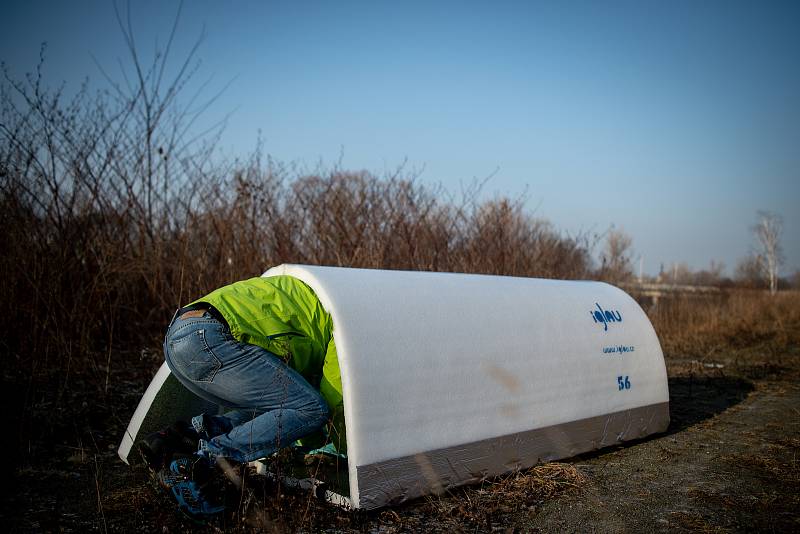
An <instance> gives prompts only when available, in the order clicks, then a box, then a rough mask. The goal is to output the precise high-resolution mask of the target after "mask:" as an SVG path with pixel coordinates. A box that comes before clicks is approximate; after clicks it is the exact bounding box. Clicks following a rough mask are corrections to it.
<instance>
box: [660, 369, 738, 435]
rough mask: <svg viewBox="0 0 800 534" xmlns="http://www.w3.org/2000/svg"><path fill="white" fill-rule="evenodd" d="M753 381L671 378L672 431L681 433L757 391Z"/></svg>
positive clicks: (714, 377)
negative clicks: (754, 390)
mask: <svg viewBox="0 0 800 534" xmlns="http://www.w3.org/2000/svg"><path fill="white" fill-rule="evenodd" d="M753 389H754V386H753V383H752V382H750V381H749V380H745V379H743V378H737V377H727V376H721V375H720V376H677V377H671V378H669V412H670V418H671V421H670V425H669V428H668V429H667V433H668V434H673V433H675V432H680V431H681V430H683V429H685V428H687V427H689V426H692V425H694V424H697V423H700V422H702V421H705V420H706V419H710V418H712V417H714V416H715V415H717V414H719V413H722V412H724V411H725V410H727V409H728V408H730V407H731V406H735V405H736V404H739V403H740V402H742V401H743V400H744V399H745V398H747V396H748V395H749V394H750V392H751V391H753Z"/></svg>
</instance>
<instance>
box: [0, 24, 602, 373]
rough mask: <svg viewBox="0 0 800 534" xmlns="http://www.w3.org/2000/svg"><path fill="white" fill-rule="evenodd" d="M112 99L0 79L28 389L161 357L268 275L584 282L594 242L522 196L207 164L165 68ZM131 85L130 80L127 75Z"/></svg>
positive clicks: (0, 127) (11, 296)
mask: <svg viewBox="0 0 800 534" xmlns="http://www.w3.org/2000/svg"><path fill="white" fill-rule="evenodd" d="M125 35H126V38H128V39H130V40H131V42H130V47H131V54H132V56H133V60H134V61H133V64H134V68H133V71H134V74H132V75H131V76H130V80H131V81H130V83H128V84H125V85H121V86H120V85H112V90H111V91H109V92H101V93H91V92H90V91H89V89H88V88H87V87H86V86H84V87H83V88H82V90H81V91H79V92H78V93H77V95H75V96H74V97H72V98H70V99H67V98H65V96H64V94H63V92H62V91H61V90H60V89H59V90H50V89H47V88H45V87H44V85H43V83H42V73H41V67H42V63H40V65H39V69H37V72H36V73H35V74H32V75H29V76H27V77H26V78H25V79H24V80H22V81H19V80H16V79H14V78H13V77H12V76H11V75H10V74H8V73H7V72H4V75H5V77H4V81H3V83H2V88H1V90H2V93H0V205H1V206H2V210H0V222H1V223H2V225H3V229H4V232H3V234H2V237H1V238H0V240H2V241H0V242H2V245H3V250H4V254H3V255H2V259H0V273H2V277H3V280H4V284H3V286H2V288H0V295H1V296H2V298H3V300H4V302H6V303H7V304H8V306H7V308H8V310H9V311H8V313H9V315H10V317H7V318H6V321H4V322H3V326H2V327H0V328H2V332H0V338H1V339H2V340H3V341H2V343H3V344H4V347H3V349H4V351H5V352H6V354H8V355H10V356H11V358H12V359H13V360H15V361H16V362H17V364H18V365H17V367H18V370H24V371H25V372H26V373H28V374H29V375H30V376H33V375H35V374H37V373H43V374H47V373H54V374H56V375H58V376H60V377H63V378H62V385H66V382H67V380H68V378H67V377H68V376H69V372H71V371H76V370H77V371H86V370H95V371H97V372H99V373H101V374H102V375H105V376H107V373H108V370H109V369H110V366H111V365H114V363H115V362H114V356H113V355H114V354H115V352H114V348H115V347H122V346H127V345H131V344H133V345H135V346H141V345H143V344H145V345H150V346H154V345H156V343H157V342H156V340H157V339H158V338H159V337H160V336H161V333H162V330H163V328H164V326H165V323H166V321H167V320H168V318H169V316H170V314H171V312H172V311H173V310H174V309H175V308H176V307H177V306H179V305H180V304H182V303H186V302H187V301H189V300H190V299H192V298H195V297H197V296H199V295H202V294H203V293H204V292H208V291H210V290H211V289H213V288H215V287H217V286H220V285H222V284H225V283H228V282H231V281H234V280H236V279H241V278H244V277H248V276H255V275H258V274H260V273H261V272H263V270H264V269H265V268H266V267H268V266H270V265H274V264H278V263H282V262H298V263H309V264H321V265H340V266H354V267H374V268H391V269H415V270H435V271H459V272H476V273H493V274H509V275H524V276H541V277H559V278H580V277H585V276H587V274H588V272H589V267H590V260H589V254H588V243H587V241H586V239H583V238H580V237H579V238H570V237H564V236H562V235H561V234H559V233H558V232H557V231H555V230H554V229H553V228H552V227H551V226H550V225H549V224H548V223H547V222H546V221H543V220H539V219H535V218H533V217H531V216H529V215H527V214H526V213H525V212H524V210H523V203H522V199H516V200H514V199H505V198H499V199H495V200H491V201H486V202H480V201H479V200H478V193H479V188H472V189H469V190H468V191H467V193H465V194H463V195H462V197H461V198H458V199H456V198H454V197H453V196H451V195H450V194H449V193H448V192H447V191H445V190H444V189H442V188H441V187H426V186H423V185H422V184H420V183H419V182H418V180H417V178H416V177H415V176H413V175H410V174H408V173H404V172H403V171H402V169H401V170H400V171H399V172H398V173H396V174H394V175H389V176H383V177H378V176H375V175H373V174H371V173H369V172H366V171H359V172H347V171H342V170H339V169H334V170H330V171H324V172H320V173H317V174H311V175H308V174H306V175H303V174H298V173H297V172H295V171H293V170H292V169H288V168H286V167H284V166H282V165H280V164H279V163H276V162H274V161H272V160H269V159H268V160H266V161H265V160H264V159H263V158H262V157H261V155H260V153H261V152H260V150H257V151H256V152H255V153H254V155H252V156H251V157H250V158H249V159H246V160H242V161H235V162H233V163H231V162H220V161H218V160H217V161H212V158H211V154H212V151H213V146H214V142H215V132H211V134H209V135H208V136H205V137H202V136H201V137H199V138H189V135H190V134H189V133H188V132H189V131H190V130H189V128H188V127H189V125H190V124H191V123H192V122H193V121H194V116H193V115H192V113H191V112H190V111H189V110H188V108H186V107H183V106H182V105H181V104H180V103H179V99H178V98H177V96H178V95H179V94H180V92H181V89H182V88H183V87H185V85H186V83H187V81H188V79H189V78H190V77H191V75H192V73H193V72H194V71H193V69H192V57H193V56H192V55H191V54H190V56H189V58H187V60H186V61H185V62H184V64H183V66H182V67H181V68H180V69H179V72H178V74H177V75H176V76H175V77H174V78H173V79H171V80H169V81H167V80H166V76H165V75H164V61H166V54H163V55H157V56H156V58H155V59H154V61H153V62H152V64H151V65H150V66H149V67H148V68H144V67H142V65H141V63H140V61H139V59H138V57H137V56H136V55H135V48H134V45H133V43H132V38H131V37H130V34H129V32H127V31H126V33H125ZM126 79H128V78H126Z"/></svg>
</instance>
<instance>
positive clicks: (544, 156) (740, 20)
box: [0, 0, 800, 273]
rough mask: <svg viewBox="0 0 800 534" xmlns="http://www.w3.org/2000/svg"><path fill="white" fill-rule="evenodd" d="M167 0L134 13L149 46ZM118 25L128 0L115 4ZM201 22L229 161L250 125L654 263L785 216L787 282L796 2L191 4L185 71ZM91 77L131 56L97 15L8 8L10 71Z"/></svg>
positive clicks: (798, 227) (277, 138) (298, 147)
mask: <svg viewBox="0 0 800 534" xmlns="http://www.w3.org/2000/svg"><path fill="white" fill-rule="evenodd" d="M176 7H177V4H176V3H174V2H170V1H164V2H155V1H146V2H145V1H141V2H134V5H133V7H132V15H133V25H134V30H135V33H136V35H137V38H138V40H139V43H140V45H141V48H142V50H143V51H144V52H145V53H147V52H148V51H150V50H152V48H153V46H154V43H155V40H156V37H157V36H158V37H159V42H160V43H162V44H163V43H164V41H165V40H166V37H167V35H168V33H169V28H170V26H171V23H172V19H173V16H174V13H175V10H176ZM122 9H123V11H124V4H122ZM203 27H205V30H206V39H205V41H204V43H203V45H202V48H201V49H200V56H201V57H202V59H203V65H202V67H201V73H200V75H201V76H203V77H207V76H213V80H212V82H211V87H212V90H213V88H221V87H223V86H224V85H225V83H227V82H228V81H231V80H233V83H232V84H231V86H230V87H229V88H228V89H227V91H226V92H225V93H224V94H223V96H222V98H220V99H219V100H218V101H217V102H216V104H215V105H214V107H213V108H211V109H210V110H209V112H208V113H209V114H208V117H209V120H213V119H218V118H220V117H222V116H224V115H225V114H226V113H228V112H233V114H232V116H231V118H230V121H229V123H228V127H227V130H226V132H225V135H224V138H223V142H222V148H223V150H224V152H225V153H226V154H229V155H233V154H245V153H247V152H248V151H251V150H252V149H253V147H254V146H255V143H256V138H257V135H258V132H259V131H260V132H261V136H262V139H263V141H264V149H265V151H266V152H268V153H269V154H270V155H272V156H273V157H274V158H276V159H278V160H282V161H286V162H298V163H301V164H306V165H308V166H309V167H310V168H313V167H314V165H315V164H316V163H317V162H319V161H320V160H322V161H323V162H327V163H329V164H333V163H336V162H337V161H338V160H339V157H340V154H343V159H342V166H343V167H344V168H348V169H354V170H355V169H368V170H372V171H375V172H376V173H378V174H381V173H383V172H384V170H385V169H389V168H394V167H395V166H397V165H398V164H400V163H401V162H402V161H403V160H404V159H405V158H407V159H408V162H409V166H410V167H418V168H419V167H423V166H424V172H423V174H422V177H421V181H422V182H424V183H432V184H434V183H442V184H444V185H445V186H446V187H448V188H449V189H451V190H458V187H459V183H460V182H468V181H470V180H471V179H473V178H474V177H479V178H480V177H485V176H487V175H490V174H492V173H493V172H495V170H497V172H496V174H495V175H494V177H493V178H492V179H491V180H490V181H489V183H488V184H487V186H486V188H485V193H486V194H487V195H488V196H493V195H495V194H497V195H510V196H517V195H518V194H520V193H522V192H524V191H527V193H528V206H529V208H530V209H531V210H536V213H537V214H538V215H540V216H542V217H545V218H547V219H549V220H550V221H552V222H553V224H554V225H555V226H556V227H558V228H560V229H562V230H565V231H569V232H573V233H574V232H577V231H594V232H602V231H604V230H605V229H607V228H608V227H609V225H611V224H614V225H616V226H617V227H621V228H623V229H624V230H625V231H626V232H628V233H629V234H631V235H632V236H633V239H634V247H635V249H636V253H637V257H638V255H639V254H641V255H643V256H644V267H645V271H646V272H650V273H655V272H657V271H658V268H659V264H660V263H662V262H663V263H664V264H667V265H669V264H670V263H672V262H673V261H677V262H681V261H684V262H688V263H689V264H690V266H692V267H693V268H702V267H705V266H707V265H708V263H709V262H710V261H711V260H712V259H714V260H722V261H724V262H725V263H726V264H727V265H728V271H729V272H731V271H732V268H733V266H734V265H735V263H736V261H737V260H738V259H739V258H741V257H743V256H744V255H746V254H747V252H748V250H749V248H750V247H751V246H752V245H753V239H752V237H751V234H750V232H749V227H750V225H752V224H753V222H754V221H755V213H756V210H758V209H767V210H771V211H774V212H777V213H779V214H781V215H782V216H783V218H784V234H783V246H784V249H785V253H786V258H787V261H786V264H785V266H784V268H783V272H784V273H786V272H790V271H794V270H795V269H800V209H798V202H800V2H785V3H781V2H769V1H768V2H755V1H746V2H734V1H704V2H699V1H697V2H679V1H676V2H663V1H646V0H640V1H631V2H622V1H595V2H575V1H552V2H533V1H531V2H473V3H470V2H419V3H417V2H379V1H372V2H281V3H277V2H218V1H213V2H212V1H203V2H201V1H192V2H187V3H186V5H184V10H183V16H182V18H181V20H180V27H179V36H178V38H179V39H178V47H177V50H176V52H177V54H176V56H175V58H176V61H177V58H179V57H180V55H181V53H182V52H185V51H186V50H187V49H188V47H189V46H190V44H191V43H192V41H194V39H195V38H196V37H197V35H198V34H199V33H200V32H201V30H202V28H203ZM42 41H47V43H48V45H49V48H48V52H47V57H48V60H47V70H46V73H47V79H48V80H50V82H51V83H53V84H57V83H60V82H61V81H66V83H67V85H68V87H76V86H77V85H78V84H79V83H80V81H81V80H83V79H84V78H85V77H87V76H88V77H89V78H90V80H91V81H92V82H93V83H96V85H97V86H101V85H102V83H103V81H102V78H101V76H100V74H99V72H98V70H97V68H96V67H95V65H94V63H93V60H92V58H91V55H92V54H94V56H95V57H96V58H97V60H98V61H99V62H100V63H101V64H102V65H103V66H104V67H105V68H107V69H108V70H109V71H111V72H112V73H116V72H118V71H119V70H118V69H119V67H118V66H117V61H118V59H121V60H122V61H127V56H126V52H125V50H124V43H123V41H122V37H121V34H120V32H119V30H118V28H117V26H116V22H115V18H114V10H113V6H112V4H111V2H110V1H102V2H101V1H92V2H90V1H83V2H59V1H48V2H45V1H38V0H28V1H25V2H22V1H20V2H6V3H5V4H4V7H3V16H2V18H0V59H2V60H3V61H5V63H6V65H7V67H8V68H9V69H10V71H11V72H12V73H15V74H17V75H21V74H23V73H24V72H27V71H30V70H32V69H33V67H34V66H35V64H36V58H37V56H38V51H39V43H40V42H42Z"/></svg>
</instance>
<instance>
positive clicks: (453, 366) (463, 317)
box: [120, 265, 669, 508]
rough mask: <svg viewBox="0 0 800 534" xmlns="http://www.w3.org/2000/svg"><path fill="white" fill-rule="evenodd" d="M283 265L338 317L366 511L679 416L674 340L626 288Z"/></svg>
mask: <svg viewBox="0 0 800 534" xmlns="http://www.w3.org/2000/svg"><path fill="white" fill-rule="evenodd" d="M278 274H285V275H291V276H294V277H296V278H299V279H300V280H302V281H304V282H305V283H306V284H308V285H309V286H310V287H311V288H312V289H314V291H315V292H316V293H317V295H318V296H319V298H320V301H321V302H322V304H323V306H324V307H325V308H326V309H327V310H328V311H329V312H330V313H331V315H332V316H333V321H334V338H335V340H336V347H337V351H338V356H339V365H340V369H341V373H342V384H343V391H344V405H345V420H346V425H347V446H348V466H349V478H350V500H351V502H352V504H353V506H354V507H356V508H375V507H378V506H382V505H384V504H387V503H393V502H399V501H403V500H406V499H410V498H413V497H416V496H419V495H422V494H425V493H428V492H432V491H438V490H440V489H442V488H444V487H448V486H454V485H459V484H464V483H468V482H473V481H475V480H479V479H480V478H482V477H485V476H491V475H496V474H501V473H503V472H507V471H510V470H513V469H517V468H524V467H528V466H531V465H533V464H536V463H538V462H541V461H548V460H554V459H559V458H565V457H570V456H574V455H576V454H580V453H583V452H586V451H589V450H593V449H597V448H600V447H604V446H607V445H612V444H615V443H619V442H621V441H624V440H630V439H637V438H641V437H644V436H646V435H648V434H651V433H654V432H660V431H664V430H665V429H666V427H667V425H668V423H669V405H668V401H669V393H668V389H667V375H666V369H665V366H664V359H663V355H662V352H661V347H660V345H659V342H658V338H657V337H656V334H655V332H654V330H653V327H652V325H651V324H650V322H649V320H648V318H647V316H646V315H645V314H644V312H643V311H642V309H641V308H640V307H639V305H638V304H637V303H636V302H635V301H634V300H633V299H632V298H631V297H629V296H628V295H627V294H626V293H625V292H623V291H621V290H620V289H618V288H616V287H613V286H611V285H608V284H605V283H601V282H578V281H559V280H541V279H532V278H516V277H506V276H485V275H467V274H453V273H431V272H410V271H387V270H372V269H348V268H336V267H316V266H304V265H281V266H278V267H274V268H272V269H270V270H268V271H267V272H266V273H265V276H271V275H278ZM145 411H146V410H145ZM137 413H138V411H137ZM132 424H133V421H132ZM135 430H136V431H137V432H138V430H139V428H138V426H137V428H136V429H135ZM128 435H130V438H129V439H128ZM128 435H126V439H128V440H129V441H132V440H133V436H135V435H136V432H133V433H131V432H129V433H128ZM124 445H125V443H124V442H123V446H124ZM128 448H130V444H128ZM122 453H123V451H122V446H121V448H120V455H121V456H122ZM125 456H127V450H126V451H125Z"/></svg>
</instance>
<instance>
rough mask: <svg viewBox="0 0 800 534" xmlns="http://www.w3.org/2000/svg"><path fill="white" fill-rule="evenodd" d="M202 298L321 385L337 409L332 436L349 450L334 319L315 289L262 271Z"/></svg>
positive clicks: (235, 328) (239, 335)
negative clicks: (265, 274)
mask: <svg viewBox="0 0 800 534" xmlns="http://www.w3.org/2000/svg"><path fill="white" fill-rule="evenodd" d="M199 302H204V303H207V304H211V305H212V306H213V307H214V308H216V309H217V310H218V311H219V313H220V314H222V316H223V317H224V318H225V320H226V321H227V322H228V326H229V327H230V329H231V335H233V337H234V338H235V339H236V340H237V341H240V342H242V343H250V344H252V345H258V346H259V347H263V348H265V349H267V350H268V351H270V352H272V353H273V354H276V355H278V356H280V357H281V358H283V359H284V361H286V362H287V363H288V365H289V366H290V367H291V368H293V369H295V370H296V371H297V372H298V373H300V374H301V375H302V376H303V378H305V379H306V380H308V382H309V383H310V384H311V385H312V386H314V387H316V388H318V389H319V391H320V393H321V394H322V397H323V398H324V399H325V401H326V402H327V403H328V407H329V408H330V411H331V420H332V428H329V437H330V440H331V442H332V443H333V445H334V446H335V447H336V450H337V451H339V452H344V451H345V450H346V447H347V441H346V439H345V428H344V403H343V400H342V379H341V376H340V374H339V360H338V358H337V355H336V345H335V344H334V342H333V320H332V319H331V316H330V314H329V313H328V312H327V311H325V309H324V308H323V307H322V304H320V302H319V299H318V298H317V295H316V294H315V293H314V291H313V290H312V289H311V288H310V287H308V286H307V285H306V284H304V283H303V282H301V281H300V280H298V279H297V278H294V277H291V276H270V277H258V278H250V279H249V280H242V281H241V282H235V283H233V284H230V285H227V286H224V287H221V288H219V289H217V290H216V291H213V292H212V293H210V294H208V295H206V296H205V297H203V298H200V299H198V300H196V301H194V302H193V303H192V304H196V303H199ZM304 441H308V440H304ZM312 442H313V440H312ZM316 445H320V444H319V443H317V444H316Z"/></svg>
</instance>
